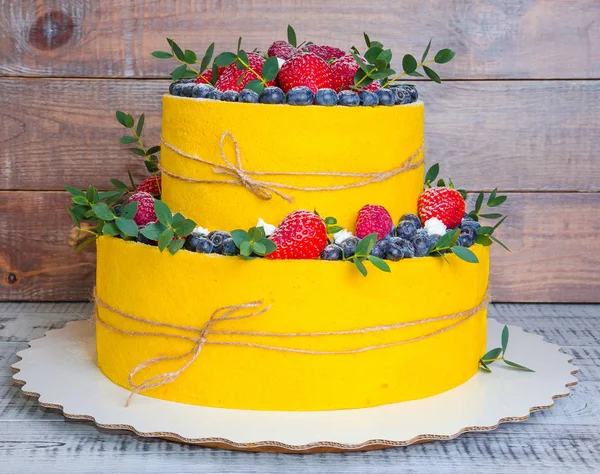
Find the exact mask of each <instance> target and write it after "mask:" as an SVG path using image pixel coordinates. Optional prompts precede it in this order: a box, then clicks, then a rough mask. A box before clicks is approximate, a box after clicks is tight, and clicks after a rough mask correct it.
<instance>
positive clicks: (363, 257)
mask: <svg viewBox="0 0 600 474" xmlns="http://www.w3.org/2000/svg"><path fill="white" fill-rule="evenodd" d="M376 242H377V234H376V233H373V234H369V235H367V236H365V237H363V238H362V239H361V240H360V242H358V245H357V246H356V250H355V251H354V255H352V257H344V261H346V262H352V263H354V265H356V268H358V271H359V272H360V273H362V275H363V276H367V267H365V264H364V262H365V261H369V262H371V263H372V264H373V266H374V267H375V268H377V269H379V270H381V271H382V272H388V273H389V272H391V270H390V266H389V265H388V264H387V262H386V261H385V260H383V259H381V258H379V257H376V256H375V255H371V250H373V247H374V246H375V243H376Z"/></svg>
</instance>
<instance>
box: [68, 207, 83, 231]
mask: <svg viewBox="0 0 600 474" xmlns="http://www.w3.org/2000/svg"><path fill="white" fill-rule="evenodd" d="M67 212H68V213H69V215H70V216H71V220H72V221H73V224H74V225H75V227H81V223H80V222H79V219H78V218H77V216H76V215H75V212H74V211H73V209H71V208H70V207H69V206H67Z"/></svg>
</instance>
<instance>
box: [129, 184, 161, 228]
mask: <svg viewBox="0 0 600 474" xmlns="http://www.w3.org/2000/svg"><path fill="white" fill-rule="evenodd" d="M133 201H136V202H137V203H138V209H137V212H136V213H135V216H134V218H133V220H134V221H135V223H136V224H137V225H138V226H140V227H144V226H145V225H146V224H149V223H150V222H155V221H156V212H154V198H153V197H152V194H150V193H146V192H144V191H141V192H139V193H133V194H132V195H131V196H130V197H129V199H128V200H127V203H126V204H129V203H130V202H133Z"/></svg>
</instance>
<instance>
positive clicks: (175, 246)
mask: <svg viewBox="0 0 600 474" xmlns="http://www.w3.org/2000/svg"><path fill="white" fill-rule="evenodd" d="M183 244H185V239H177V240H171V243H170V244H169V245H168V249H169V252H171V255H175V254H176V253H177V252H178V251H179V250H181V248H182V247H183Z"/></svg>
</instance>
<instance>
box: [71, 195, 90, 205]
mask: <svg viewBox="0 0 600 474" xmlns="http://www.w3.org/2000/svg"><path fill="white" fill-rule="evenodd" d="M71 200H72V201H73V202H74V203H75V204H81V205H82V206H87V205H88V200H87V199H86V197H85V196H73V197H72V198H71Z"/></svg>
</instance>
